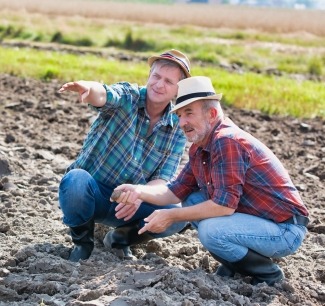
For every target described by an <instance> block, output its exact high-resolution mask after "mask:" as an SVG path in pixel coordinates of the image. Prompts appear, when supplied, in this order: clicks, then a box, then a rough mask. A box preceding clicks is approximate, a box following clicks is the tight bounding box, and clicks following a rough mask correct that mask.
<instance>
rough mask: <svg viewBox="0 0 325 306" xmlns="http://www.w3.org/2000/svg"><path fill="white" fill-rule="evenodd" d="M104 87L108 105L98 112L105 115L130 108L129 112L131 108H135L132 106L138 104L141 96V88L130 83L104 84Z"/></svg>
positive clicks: (100, 108) (98, 109)
mask: <svg viewBox="0 0 325 306" xmlns="http://www.w3.org/2000/svg"><path fill="white" fill-rule="evenodd" d="M103 87H104V88H105V90H106V103H105V104H104V105H103V106H102V107H98V108H96V110H97V111H99V112H100V113H102V114H104V115H105V114H107V113H111V112H112V110H115V109H118V108H128V110H127V111H129V108H130V109H131V108H132V107H133V105H132V104H133V103H136V102H137V101H138V99H139V96H140V93H139V87H138V86H137V85H136V84H133V85H132V84H130V83H128V82H119V83H116V84H112V85H106V84H103Z"/></svg>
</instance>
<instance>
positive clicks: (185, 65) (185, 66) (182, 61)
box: [160, 53, 190, 73]
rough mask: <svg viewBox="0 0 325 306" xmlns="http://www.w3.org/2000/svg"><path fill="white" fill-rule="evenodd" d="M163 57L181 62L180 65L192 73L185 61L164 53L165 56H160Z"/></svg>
mask: <svg viewBox="0 0 325 306" xmlns="http://www.w3.org/2000/svg"><path fill="white" fill-rule="evenodd" d="M160 56H161V57H164V58H172V59H175V60H177V61H178V62H179V64H181V65H182V66H183V67H184V68H185V69H186V71H187V72H188V73H190V69H189V67H188V66H187V64H186V63H185V61H184V60H182V59H181V58H179V57H177V56H175V55H173V54H171V53H163V54H160Z"/></svg>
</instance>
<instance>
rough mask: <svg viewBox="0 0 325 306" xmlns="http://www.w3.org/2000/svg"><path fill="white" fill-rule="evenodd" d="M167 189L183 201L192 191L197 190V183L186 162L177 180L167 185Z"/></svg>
mask: <svg viewBox="0 0 325 306" xmlns="http://www.w3.org/2000/svg"><path fill="white" fill-rule="evenodd" d="M168 188H169V189H170V190H171V191H172V192H173V193H174V194H175V195H176V196H177V197H178V198H179V199H180V200H181V201H184V200H185V199H186V198H187V196H189V195H190V194H191V193H193V192H194V191H197V190H199V187H198V184H197V181H196V179H195V177H194V174H193V172H192V169H191V165H190V163H189V162H188V163H187V164H186V165H185V166H184V168H183V169H182V171H181V172H180V174H179V175H178V177H177V179H176V180H174V181H173V182H171V183H170V184H168Z"/></svg>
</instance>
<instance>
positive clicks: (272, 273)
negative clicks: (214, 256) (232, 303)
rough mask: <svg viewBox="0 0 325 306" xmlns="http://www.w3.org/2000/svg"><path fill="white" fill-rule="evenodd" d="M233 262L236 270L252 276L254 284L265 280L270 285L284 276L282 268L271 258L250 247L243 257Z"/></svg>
mask: <svg viewBox="0 0 325 306" xmlns="http://www.w3.org/2000/svg"><path fill="white" fill-rule="evenodd" d="M231 264H232V266H233V267H234V269H235V271H236V272H239V273H241V274H243V275H248V276H252V277H253V279H252V281H251V284H252V285H257V284H259V283H263V282H265V283H267V284H268V285H269V286H272V285H274V284H275V283H276V282H279V281H281V280H282V279H283V277H284V275H283V272H282V270H281V269H280V268H279V266H278V265H277V264H275V263H274V262H273V261H272V260H271V258H269V257H265V256H263V255H261V254H258V253H256V252H254V251H252V250H250V249H249V250H248V253H247V254H246V256H245V257H244V258H243V259H241V260H239V261H237V262H232V263H231Z"/></svg>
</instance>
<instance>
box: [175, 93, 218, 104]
mask: <svg viewBox="0 0 325 306" xmlns="http://www.w3.org/2000/svg"><path fill="white" fill-rule="evenodd" d="M215 94H216V93H215V92H212V91H202V92H195V93H191V94H188V95H185V96H181V97H179V98H177V100H176V105H177V104H179V103H181V102H184V101H185V100H188V99H192V98H204V97H209V96H213V95H215Z"/></svg>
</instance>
